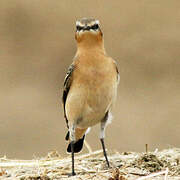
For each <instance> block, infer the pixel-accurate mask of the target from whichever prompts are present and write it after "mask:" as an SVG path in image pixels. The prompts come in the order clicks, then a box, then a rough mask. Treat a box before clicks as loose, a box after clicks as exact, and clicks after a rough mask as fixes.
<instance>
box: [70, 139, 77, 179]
mask: <svg viewBox="0 0 180 180" xmlns="http://www.w3.org/2000/svg"><path fill="white" fill-rule="evenodd" d="M71 157H72V176H75V175H76V173H75V172H74V141H72V142H71Z"/></svg>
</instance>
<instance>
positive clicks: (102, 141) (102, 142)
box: [100, 138, 110, 168]
mask: <svg viewBox="0 0 180 180" xmlns="http://www.w3.org/2000/svg"><path fill="white" fill-rule="evenodd" d="M100 140H101V144H102V148H103V153H104V157H105V159H106V163H107V166H108V168H110V165H109V161H108V158H107V154H106V149H105V145H104V138H101V139H100Z"/></svg>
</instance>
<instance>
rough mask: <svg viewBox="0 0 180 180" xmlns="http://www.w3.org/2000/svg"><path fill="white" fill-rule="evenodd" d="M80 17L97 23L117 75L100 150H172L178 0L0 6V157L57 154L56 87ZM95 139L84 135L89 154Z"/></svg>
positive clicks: (35, 1)
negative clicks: (116, 91)
mask: <svg viewBox="0 0 180 180" xmlns="http://www.w3.org/2000/svg"><path fill="white" fill-rule="evenodd" d="M82 17H95V18H97V19H99V20H100V22H101V24H102V29H103V32H104V35H105V47H106V50H107V53H108V54H109V55H111V56H112V57H114V58H115V59H116V60H117V63H118V67H119V69H120V72H121V82H120V86H119V94H118V99H117V103H116V106H115V108H114V119H113V123H112V124H111V125H110V126H109V127H108V128H107V131H106V144H107V148H109V149H117V150H118V151H144V149H145V144H146V143H148V144H149V148H150V150H154V149H155V148H159V149H162V148H168V147H174V146H176V147H178V146H180V132H179V131H180V112H179V108H180V59H179V57H180V1H179V0H171V1H169V0H159V1H157V0H151V1H149V0H134V1H131V0H127V1H122V0H119V1H101V0H98V1H97V0H91V1H82V0H76V1H74V0H68V1H66V0H54V1H48V0H43V1H40V0H31V1H25V0H1V1H0V156H3V155H4V154H6V155H7V156H8V157H10V158H26V159H30V158H32V157H33V155H36V156H43V155H46V154H47V152H48V151H50V150H53V149H56V150H58V151H59V152H60V154H62V155H65V152H66V146H67V144H66V142H65V140H64V137H65V134H66V131H67V130H66V124H65V120H64V118H63V111H62V107H61V96H62V83H63V79H64V76H65V73H66V70H67V68H68V66H69V64H71V62H72V58H73V56H74V54H75V52H76V43H75V40H74V31H75V21H76V19H79V18H82ZM98 136H99V126H96V127H95V128H93V130H92V131H91V133H90V134H89V135H88V136H87V141H88V143H89V144H90V146H91V147H92V149H93V150H96V149H99V148H101V146H100V142H99V139H98ZM84 149H85V151H86V148H84ZM85 151H84V152H85Z"/></svg>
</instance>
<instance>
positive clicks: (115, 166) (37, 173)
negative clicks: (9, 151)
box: [0, 148, 180, 180]
mask: <svg viewBox="0 0 180 180" xmlns="http://www.w3.org/2000/svg"><path fill="white" fill-rule="evenodd" d="M108 154H109V160H110V162H111V167H112V168H111V169H107V168H106V164H105V161H104V157H103V154H102V151H101V150H99V151H95V152H91V153H89V154H84V155H79V156H76V160H75V169H76V173H77V175H76V176H75V177H68V173H69V172H70V171H71V158H70V156H69V157H67V158H62V157H61V156H60V155H59V154H58V152H57V151H53V152H50V153H48V155H47V156H46V157H44V158H40V159H39V158H36V159H33V160H11V159H7V158H6V157H3V158H1V159H0V179H6V180H11V179H13V180H16V179H19V180H49V179H54V180H55V179H77V180H84V179H101V180H105V179H107V180H135V179H136V180H148V179H150V180H153V179H158V180H159V179H162V180H166V179H172V180H173V179H174V180H175V179H176V180H180V149H178V148H173V149H167V150H163V151H158V150H155V151H154V152H149V153H135V152H124V153H121V154H120V153H118V152H108Z"/></svg>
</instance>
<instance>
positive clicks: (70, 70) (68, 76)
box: [62, 64, 74, 128]
mask: <svg viewBox="0 0 180 180" xmlns="http://www.w3.org/2000/svg"><path fill="white" fill-rule="evenodd" d="M73 70H74V64H71V65H70V66H69V68H68V71H67V73H66V77H65V79H64V90H63V97H62V102H63V108H64V118H65V120H66V124H67V128H69V126H68V119H67V116H66V110H65V105H66V99H67V95H68V92H69V90H70V87H71V83H72V73H73Z"/></svg>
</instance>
